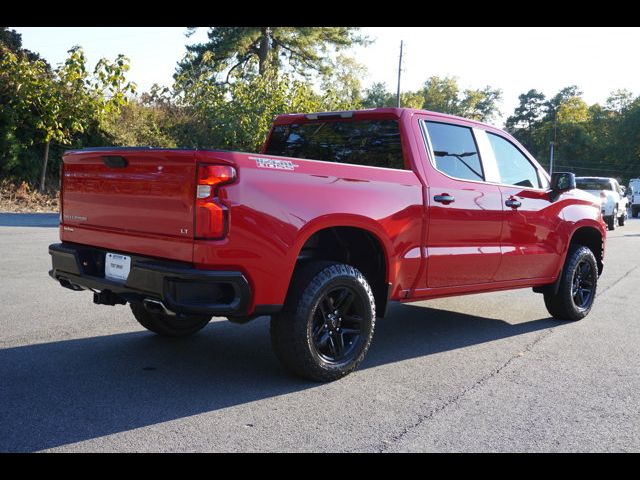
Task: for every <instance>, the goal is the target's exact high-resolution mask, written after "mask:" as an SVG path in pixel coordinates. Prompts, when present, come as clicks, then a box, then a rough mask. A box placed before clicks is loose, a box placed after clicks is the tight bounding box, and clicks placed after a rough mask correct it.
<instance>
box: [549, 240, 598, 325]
mask: <svg viewBox="0 0 640 480" xmlns="http://www.w3.org/2000/svg"><path fill="white" fill-rule="evenodd" d="M561 275H562V278H561V280H560V286H559V288H558V293H556V294H553V293H545V294H544V304H545V306H546V307H547V310H548V311H549V313H550V314H551V315H552V316H553V317H554V318H557V319H558V320H580V319H582V318H584V317H586V316H587V314H588V313H589V311H591V307H592V306H593V301H594V300H595V298H596V288H597V286H598V264H597V262H596V257H595V256H594V255H593V252H592V251H591V250H590V249H589V248H587V247H585V246H582V245H573V246H571V247H570V249H569V252H568V253H567V259H566V261H565V264H564V268H563V269H562V273H561Z"/></svg>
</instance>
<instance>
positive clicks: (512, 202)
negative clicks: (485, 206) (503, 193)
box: [504, 198, 522, 208]
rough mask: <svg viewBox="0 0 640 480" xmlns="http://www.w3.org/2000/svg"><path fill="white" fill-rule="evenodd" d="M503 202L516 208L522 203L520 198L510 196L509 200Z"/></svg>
mask: <svg viewBox="0 0 640 480" xmlns="http://www.w3.org/2000/svg"><path fill="white" fill-rule="evenodd" d="M504 204H505V205H506V206H507V207H511V208H518V207H519V206H521V205H522V203H520V200H516V199H515V198H510V199H509V200H507V201H506V202H504Z"/></svg>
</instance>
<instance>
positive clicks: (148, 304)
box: [142, 298, 176, 317]
mask: <svg viewBox="0 0 640 480" xmlns="http://www.w3.org/2000/svg"><path fill="white" fill-rule="evenodd" d="M142 304H143V305H144V308H146V309H147V310H148V311H149V312H151V313H163V314H165V315H169V316H171V317H175V316H176V312H174V311H172V310H169V309H168V308H167V307H166V306H165V304H164V303H162V302H161V301H160V300H154V299H152V298H145V299H144V300H143V301H142Z"/></svg>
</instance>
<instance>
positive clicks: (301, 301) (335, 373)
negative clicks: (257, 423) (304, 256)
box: [271, 260, 376, 382]
mask: <svg viewBox="0 0 640 480" xmlns="http://www.w3.org/2000/svg"><path fill="white" fill-rule="evenodd" d="M342 291H345V292H351V293H349V295H353V300H352V301H351V303H350V305H351V307H347V308H351V309H354V308H357V309H358V312H360V313H358V314H357V315H355V314H353V315H347V313H345V314H344V317H345V318H354V317H357V318H360V320H361V321H360V323H359V329H358V331H359V332H360V333H359V334H358V335H357V336H354V337H352V338H353V340H352V341H351V342H350V343H349V345H348V346H346V345H345V338H346V339H347V340H348V338H349V337H344V336H342V335H343V334H342V333H340V332H339V327H338V332H336V331H332V332H330V333H331V334H332V335H337V334H340V338H341V340H340V342H341V345H342V348H344V349H346V351H345V354H348V356H347V357H346V358H344V359H339V360H336V361H331V360H330V359H328V357H325V356H323V354H322V353H321V351H320V349H319V347H318V343H319V341H318V340H317V339H318V338H320V336H322V338H324V340H325V341H324V343H323V345H327V344H329V345H331V347H332V348H333V347H334V343H329V342H335V341H337V340H335V338H336V337H335V336H334V337H331V339H329V337H328V336H327V335H329V333H327V332H326V331H325V332H321V331H320V330H321V329H322V325H321V324H322V322H325V323H324V327H325V330H326V327H327V323H328V322H327V321H326V320H324V319H326V318H327V317H326V316H325V315H323V312H325V313H326V311H327V305H334V304H335V305H337V304H338V302H337V301H335V303H334V300H333V299H331V298H329V297H331V295H333V294H334V292H342ZM329 300H330V301H331V303H330V304H327V303H325V302H326V301H329ZM356 302H357V303H356ZM336 311H338V310H336ZM350 311H351V312H353V310H350ZM330 313H332V312H330ZM340 315H342V313H340ZM375 319H376V310H375V300H374V297H373V293H372V291H371V287H370V286H369V283H368V282H367V280H366V278H365V277H364V275H363V274H362V273H361V272H360V271H359V270H358V269H356V268H354V267H352V266H350V265H345V264H342V263H337V262H333V261H317V260H315V261H307V262H303V263H301V264H299V265H298V266H297V267H296V270H295V272H294V274H293V278H292V280H291V286H290V288H289V292H288V294H287V299H286V301H285V304H284V307H283V309H282V311H281V312H280V313H278V314H276V315H274V316H273V317H272V318H271V344H272V347H273V350H274V352H275V354H276V356H277V357H278V359H279V360H280V361H281V362H282V364H283V365H284V367H285V368H286V369H287V370H288V371H290V372H291V373H293V374H295V375H298V376H300V377H303V378H306V379H309V380H313V381H317V382H329V381H333V380H337V379H339V378H342V377H344V376H345V375H347V374H349V373H351V372H352V371H353V370H355V369H356V368H357V367H358V365H359V364H360V362H362V360H363V358H364V357H365V355H366V353H367V351H368V350H369V346H370V345H371V339H372V338H373V331H374V329H375ZM345 322H346V320H345ZM346 330H349V329H343V331H346ZM352 330H353V329H352ZM314 332H320V334H318V335H317V334H315V333H314Z"/></svg>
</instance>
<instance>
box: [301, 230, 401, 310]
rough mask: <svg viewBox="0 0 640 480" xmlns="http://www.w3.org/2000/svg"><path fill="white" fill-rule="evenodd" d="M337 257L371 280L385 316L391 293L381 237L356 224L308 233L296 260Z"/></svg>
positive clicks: (379, 307)
mask: <svg viewBox="0 0 640 480" xmlns="http://www.w3.org/2000/svg"><path fill="white" fill-rule="evenodd" d="M310 259H314V260H334V261H336V262H340V263H345V264H348V265H352V266H354V267H356V268H357V269H358V270H360V271H361V272H362V274H363V275H364V276H365V278H366V279H367V282H369V285H370V286H371V290H372V291H373V296H374V298H375V300H376V315H377V316H378V317H383V316H384V314H385V312H386V308H387V300H388V296H389V285H388V283H387V262H386V257H385V253H384V249H383V247H382V244H381V243H380V241H379V240H378V239H377V238H376V237H375V236H374V235H373V234H372V233H371V232H368V231H367V230H363V229H361V228H355V227H330V228H325V229H323V230H319V231H318V232H316V233H314V234H313V235H311V237H309V239H308V240H307V241H306V242H305V244H304V245H303V246H302V249H301V250H300V253H299V255H298V260H297V262H301V261H307V260H310Z"/></svg>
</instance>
